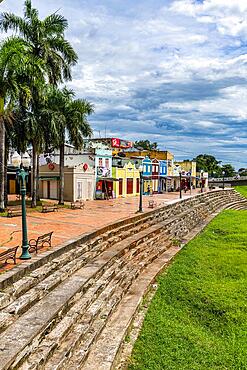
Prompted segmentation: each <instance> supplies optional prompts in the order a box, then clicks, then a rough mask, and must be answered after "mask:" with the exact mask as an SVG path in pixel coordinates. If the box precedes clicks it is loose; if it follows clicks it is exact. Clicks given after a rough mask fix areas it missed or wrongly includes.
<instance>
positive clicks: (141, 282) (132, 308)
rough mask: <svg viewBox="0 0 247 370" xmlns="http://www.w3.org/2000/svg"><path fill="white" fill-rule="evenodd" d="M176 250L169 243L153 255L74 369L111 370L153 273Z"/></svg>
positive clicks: (154, 273)
mask: <svg viewBox="0 0 247 370" xmlns="http://www.w3.org/2000/svg"><path fill="white" fill-rule="evenodd" d="M178 251H179V247H171V248H170V249H168V250H167V251H165V252H164V253H162V254H161V255H160V257H159V258H157V259H155V260H154V262H153V263H152V264H150V265H149V266H148V267H147V268H146V269H144V270H143V272H142V274H140V275H139V276H138V277H137V278H136V280H135V282H134V283H133V284H132V286H131V288H130V289H129V290H128V293H127V294H126V295H125V296H124V298H123V300H122V302H121V305H119V306H118V308H117V310H115V312H114V313H113V315H112V316H111V317H110V319H109V320H108V322H107V323H106V325H105V327H104V329H103V330H102V332H101V333H100V335H99V336H98V338H97V339H96V340H95V341H94V343H93V345H92V346H91V349H90V352H89V354H88V357H87V358H86V359H85V361H84V363H81V364H78V365H79V366H77V365H76V363H75V362H74V364H73V365H74V369H75V370H76V369H83V370H94V369H97V370H103V369H104V370H110V369H113V368H114V360H115V358H116V356H117V353H118V351H119V349H120V347H121V343H122V342H123V340H124V337H125V335H126V333H127V331H128V328H129V327H130V325H131V322H132V318H133V316H134V314H135V312H136V310H137V308H138V307H139V305H140V303H141V301H142V297H143V296H144V295H145V293H146V291H147V289H148V287H149V285H150V284H151V283H152V282H153V281H154V279H155V277H156V275H157V274H158V273H159V272H160V271H161V269H162V268H163V267H164V266H165V265H166V264H167V263H168V262H169V261H170V260H171V259H172V258H173V256H174V255H175V254H176V253H177V252H178ZM68 369H69V370H72V367H68Z"/></svg>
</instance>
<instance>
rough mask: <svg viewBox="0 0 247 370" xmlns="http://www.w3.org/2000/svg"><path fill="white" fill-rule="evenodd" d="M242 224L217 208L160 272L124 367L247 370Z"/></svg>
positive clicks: (243, 217) (246, 248) (240, 216)
mask: <svg viewBox="0 0 247 370" xmlns="http://www.w3.org/2000/svg"><path fill="white" fill-rule="evenodd" d="M246 224H247V211H230V210H229V211H224V212H222V213H221V214H220V215H219V216H217V217H216V218H215V219H214V220H213V221H212V222H211V223H210V224H209V225H208V227H207V228H206V229H205V230H204V232H203V233H202V234H200V235H199V236H198V237H197V238H195V239H194V240H192V241H191V242H190V243H188V245H187V246H186V247H185V248H184V249H183V250H182V251H181V252H180V254H179V255H178V256H177V257H176V259H175V261H174V262H173V264H172V265H171V266H170V267H169V268H168V269H167V270H166V271H165V272H164V273H163V274H161V275H160V277H159V278H158V290H157V293H156V295H155V297H154V299H153V300H152V303H151V305H150V307H149V309H148V312H147V315H146V317H145V320H144V325H143V328H142V330H141V333H140V335H139V338H138V340H137V341H136V343H135V346H134V350H133V353H132V358H131V363H130V365H129V369H131V370H144V369H150V370H158V369H162V370H163V369H166V370H170V369H171V370H173V369H174V370H175V369H176V370H204V369H205V370H216V369H217V370H230V369H238V370H240V369H247V356H246V353H247V293H246V289H247V253H246V252H247V243H246V236H247V228H246Z"/></svg>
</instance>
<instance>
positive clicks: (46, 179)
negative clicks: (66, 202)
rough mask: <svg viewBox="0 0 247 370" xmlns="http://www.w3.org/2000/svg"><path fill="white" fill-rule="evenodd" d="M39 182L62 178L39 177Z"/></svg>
mask: <svg viewBox="0 0 247 370" xmlns="http://www.w3.org/2000/svg"><path fill="white" fill-rule="evenodd" d="M39 180H41V181H43V180H44V181H52V180H53V181H55V180H60V176H39Z"/></svg>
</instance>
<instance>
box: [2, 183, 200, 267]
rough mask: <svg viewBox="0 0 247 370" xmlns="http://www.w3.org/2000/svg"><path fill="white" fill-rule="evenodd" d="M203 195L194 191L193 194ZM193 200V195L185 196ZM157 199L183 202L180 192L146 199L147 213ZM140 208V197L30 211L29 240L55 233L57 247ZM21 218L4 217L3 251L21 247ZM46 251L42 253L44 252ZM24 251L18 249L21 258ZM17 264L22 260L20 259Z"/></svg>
mask: <svg viewBox="0 0 247 370" xmlns="http://www.w3.org/2000/svg"><path fill="white" fill-rule="evenodd" d="M198 192H199V190H198V189H196V190H194V191H193V193H192V195H195V194H197V193H198ZM183 197H184V198H187V197H190V194H189V193H186V194H183ZM151 199H152V200H154V201H155V202H156V203H157V206H162V205H164V204H168V203H170V202H174V201H175V200H178V199H179V193H166V194H157V195H153V196H143V211H144V212H147V211H150V208H148V203H149V201H150V200H151ZM138 207H139V197H129V198H118V199H110V200H92V201H87V202H85V208H84V209H83V210H81V209H77V210H72V209H68V208H59V211H58V212H49V213H41V212H40V211H32V212H30V211H29V210H28V215H27V224H28V239H31V238H37V237H38V236H40V235H42V234H45V233H47V232H50V231H53V232H54V233H53V237H52V245H53V246H57V245H59V244H61V243H64V242H66V241H68V240H69V239H72V238H74V237H76V236H79V235H81V234H84V233H86V232H90V231H93V230H95V229H98V228H100V227H103V226H105V225H107V224H110V223H112V222H114V221H118V220H121V219H124V218H128V217H131V216H133V215H134V214H135V213H136V211H137V210H138ZM21 240H22V232H21V217H12V218H8V217H0V245H1V247H0V252H1V251H4V250H6V249H8V248H10V247H12V246H17V245H21ZM45 249H46V248H42V249H41V250H39V253H42V250H45ZM20 252H21V248H19V250H18V255H20ZM17 263H21V260H19V259H17ZM13 266H14V265H13V263H12V262H11V261H10V263H8V264H7V265H1V266H0V272H3V271H4V270H8V269H11V268H12V267H13Z"/></svg>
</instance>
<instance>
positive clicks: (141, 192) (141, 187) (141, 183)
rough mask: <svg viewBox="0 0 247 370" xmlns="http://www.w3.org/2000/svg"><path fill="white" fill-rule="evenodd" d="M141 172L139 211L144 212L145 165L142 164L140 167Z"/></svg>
mask: <svg viewBox="0 0 247 370" xmlns="http://www.w3.org/2000/svg"><path fill="white" fill-rule="evenodd" d="M139 173H140V189H139V192H140V198H139V210H138V212H140V213H142V212H143V209H142V195H143V166H142V165H141V166H140V167H139Z"/></svg>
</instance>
